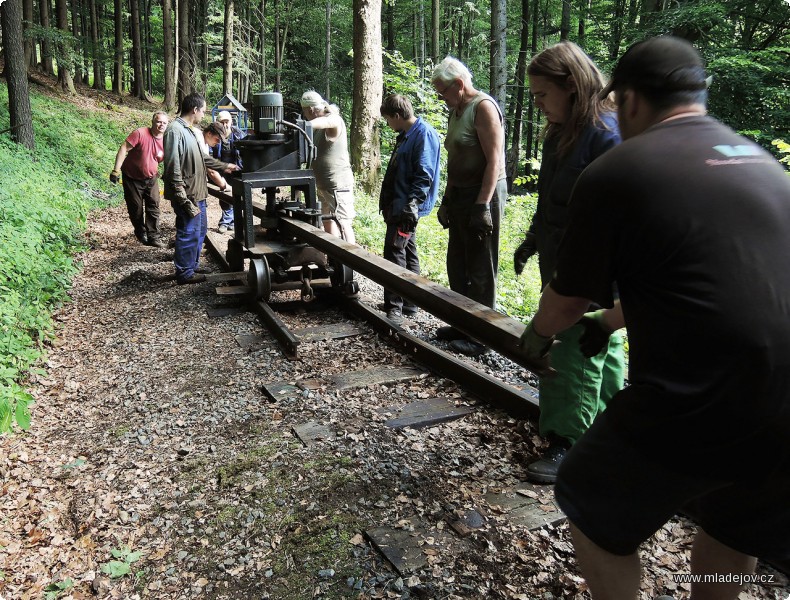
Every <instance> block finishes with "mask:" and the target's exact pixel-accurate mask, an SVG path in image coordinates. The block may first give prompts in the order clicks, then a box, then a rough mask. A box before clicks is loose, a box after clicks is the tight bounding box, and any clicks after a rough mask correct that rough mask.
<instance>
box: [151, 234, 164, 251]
mask: <svg viewBox="0 0 790 600" xmlns="http://www.w3.org/2000/svg"><path fill="white" fill-rule="evenodd" d="M148 245H149V246H153V247H154V248H167V244H166V243H165V242H164V241H163V240H162V239H161V238H160V237H159V236H158V235H152V236H150V237H149V238H148Z"/></svg>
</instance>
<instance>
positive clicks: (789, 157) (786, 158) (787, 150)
mask: <svg viewBox="0 0 790 600" xmlns="http://www.w3.org/2000/svg"><path fill="white" fill-rule="evenodd" d="M771 145H772V146H774V147H775V148H776V150H777V152H779V162H780V163H782V164H784V165H787V166H786V167H785V168H786V169H788V171H790V144H788V143H787V142H785V141H784V140H778V139H777V140H774V141H772V142H771ZM788 175H790V173H788Z"/></svg>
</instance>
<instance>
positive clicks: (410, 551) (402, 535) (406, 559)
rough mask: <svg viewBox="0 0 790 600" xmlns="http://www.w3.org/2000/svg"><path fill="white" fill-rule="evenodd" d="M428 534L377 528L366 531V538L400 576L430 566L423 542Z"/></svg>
mask: <svg viewBox="0 0 790 600" xmlns="http://www.w3.org/2000/svg"><path fill="white" fill-rule="evenodd" d="M425 536H426V533H425V532H424V531H423V532H420V531H419V530H416V529H415V530H414V531H406V530H404V529H395V528H394V527H387V526H383V527H376V528H375V529H369V530H367V531H365V537H367V538H368V539H369V540H370V543H371V544H373V546H375V547H376V549H377V550H378V551H379V552H381V553H382V554H383V555H384V558H386V559H387V560H388V561H390V563H392V566H393V567H395V570H396V571H397V572H398V574H399V575H405V574H407V573H409V572H412V571H416V570H417V569H422V568H423V567H425V566H426V565H427V564H428V556H427V555H426V554H425V552H424V548H425V546H424V545H422V540H423V539H424V538H425Z"/></svg>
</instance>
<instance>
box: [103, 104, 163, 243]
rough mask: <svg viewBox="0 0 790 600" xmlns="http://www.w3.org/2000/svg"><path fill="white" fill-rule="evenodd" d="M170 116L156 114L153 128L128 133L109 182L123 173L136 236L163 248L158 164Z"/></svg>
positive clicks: (115, 179) (161, 158)
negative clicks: (160, 229)
mask: <svg viewBox="0 0 790 600" xmlns="http://www.w3.org/2000/svg"><path fill="white" fill-rule="evenodd" d="M169 121H170V119H169V117H168V116H167V113H164V112H156V113H154V116H153V119H152V121H151V127H141V128H140V129H135V130H134V131H133V132H132V133H130V134H129V137H127V138H126V139H125V140H124V142H123V144H121V147H120V148H118V154H117V155H116V156H115V167H114V168H113V170H112V172H111V173H110V181H112V182H113V183H118V179H120V178H121V173H123V179H122V183H123V197H124V199H125V200H126V208H127V209H128V210H129V220H131V222H132V225H133V226H134V235H135V236H136V237H137V239H138V240H140V243H142V244H145V245H146V246H154V247H156V248H164V247H165V243H164V241H163V240H162V239H160V237H159V181H158V179H159V163H160V162H162V160H164V157H165V153H164V149H163V147H162V138H163V136H164V133H165V129H167V124H168V123H169Z"/></svg>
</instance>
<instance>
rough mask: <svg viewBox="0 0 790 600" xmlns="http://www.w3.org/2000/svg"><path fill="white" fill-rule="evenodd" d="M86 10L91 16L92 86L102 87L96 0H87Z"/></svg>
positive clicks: (101, 88) (98, 88)
mask: <svg viewBox="0 0 790 600" xmlns="http://www.w3.org/2000/svg"><path fill="white" fill-rule="evenodd" d="M88 10H89V11H90V16H91V59H92V60H93V87H94V89H97V90H103V89H104V80H103V79H102V71H101V68H100V63H99V52H100V46H99V15H98V12H97V10H96V0H88Z"/></svg>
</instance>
